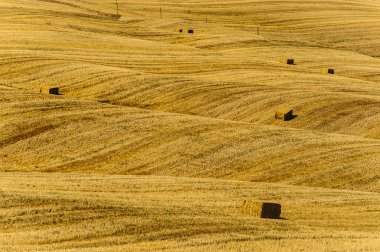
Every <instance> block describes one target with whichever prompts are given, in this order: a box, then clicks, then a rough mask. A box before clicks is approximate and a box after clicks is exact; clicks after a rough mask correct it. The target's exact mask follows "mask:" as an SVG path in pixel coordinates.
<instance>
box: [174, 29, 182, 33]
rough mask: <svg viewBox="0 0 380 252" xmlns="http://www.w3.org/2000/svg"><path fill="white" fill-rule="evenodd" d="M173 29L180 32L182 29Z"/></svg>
mask: <svg viewBox="0 0 380 252" xmlns="http://www.w3.org/2000/svg"><path fill="white" fill-rule="evenodd" d="M175 31H176V32H180V33H182V31H183V29H175Z"/></svg>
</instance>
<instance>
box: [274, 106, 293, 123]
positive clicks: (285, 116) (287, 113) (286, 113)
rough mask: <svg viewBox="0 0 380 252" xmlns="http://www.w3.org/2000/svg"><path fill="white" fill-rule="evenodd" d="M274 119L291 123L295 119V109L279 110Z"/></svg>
mask: <svg viewBox="0 0 380 252" xmlns="http://www.w3.org/2000/svg"><path fill="white" fill-rule="evenodd" d="M274 118H276V119H281V120H284V121H290V120H292V119H293V118H294V115H293V109H290V110H289V109H284V108H280V109H277V111H276V113H275V115H274Z"/></svg>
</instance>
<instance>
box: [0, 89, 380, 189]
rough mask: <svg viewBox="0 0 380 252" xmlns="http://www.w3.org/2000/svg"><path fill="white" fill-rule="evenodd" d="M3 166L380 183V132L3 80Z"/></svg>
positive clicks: (361, 185) (354, 185) (357, 185)
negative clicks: (157, 106) (159, 106)
mask: <svg viewBox="0 0 380 252" xmlns="http://www.w3.org/2000/svg"><path fill="white" fill-rule="evenodd" d="M0 108H1V110H0V118H1V121H2V122H4V123H2V124H1V125H0V127H1V132H2V133H3V134H1V136H0V155H1V156H2V158H1V159H0V160H1V163H0V167H1V169H2V171H49V172H53V171H54V172H87V173H108V174H110V173H111V174H140V175H141V174H146V175H147V174H150V175H172V176H192V177H214V178H229V179H239V180H250V181H265V182H285V183H290V184H297V185H309V186H323V187H334V188H335V187H337V188H348V189H361V190H371V191H379V190H380V183H379V176H380V174H379V166H380V142H379V141H378V140H369V139H365V138H359V137H355V136H346V135H338V134H324V133H318V132H313V131H306V130H295V129H285V128H279V127H273V126H264V125H259V124H248V123H241V122H234V121H226V120H217V119H211V118H203V117H197V116H189V115H183V114H173V113H164V112H157V111H150V110H145V109H136V108H126V107H122V106H113V105H108V104H102V103H98V102H92V101H85V100H83V101H80V100H75V99H69V98H67V97H65V96H61V97H59V96H58V97H54V96H49V95H43V94H41V95H36V94H34V93H30V92H26V91H21V90H16V89H9V88H3V89H1V93H0Z"/></svg>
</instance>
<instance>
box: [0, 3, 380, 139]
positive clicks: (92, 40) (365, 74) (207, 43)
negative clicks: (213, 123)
mask: <svg viewBox="0 0 380 252" xmlns="http://www.w3.org/2000/svg"><path fill="white" fill-rule="evenodd" d="M47 2H48V1H37V0H31V1H19V2H17V3H14V1H3V2H2V3H0V4H1V5H0V6H1V7H2V8H1V11H0V12H1V13H0V14H1V15H2V20H1V22H0V26H1V32H0V38H1V41H2V48H1V50H0V57H1V61H0V64H1V67H0V74H1V76H2V80H1V84H4V85H8V86H15V87H18V88H25V89H30V90H38V89H39V87H40V86H41V85H60V86H61V87H63V88H64V90H65V91H66V94H67V95H70V96H75V97H80V98H86V99H92V100H108V101H109V102H111V103H113V104H119V105H125V106H134V107H143V108H150V109H155V110H163V111H169V112H177V113H186V114H196V115H201V116H206V117H214V118H221V119H228V120H239V121H245V122H260V123H265V124H279V125H282V126H286V127H296V128H303V129H311V130H318V131H324V132H331V133H342V134H353V135H358V136H363V137H369V138H376V139H379V138H380V126H379V123H378V122H379V120H380V118H379V114H380V111H379V108H380V106H379V105H380V103H379V85H378V83H379V81H380V77H379V76H380V70H379V69H380V60H379V58H378V57H379V48H380V42H379V36H380V31H379V29H376V28H377V27H379V26H380V19H379V16H380V6H379V4H378V3H375V2H374V1H369V0H368V1H318V2H317V3H310V2H306V3H305V2H304V1H279V2H270V1H268V2H267V1H260V2H257V3H252V2H251V1H215V2H212V3H209V2H208V3H195V2H191V1H188V2H182V4H181V5H178V4H177V3H175V2H170V1H157V2H149V3H146V2H143V3H141V2H140V1H139V2H135V3H133V2H129V1H128V3H127V2H123V1H121V3H120V8H121V14H122V15H123V18H122V19H121V20H115V19H110V18H107V17H105V16H104V15H98V14H97V11H100V10H102V11H103V12H106V13H112V12H113V11H114V2H113V1H101V3H96V4H94V3H93V4H91V1H90V2H87V1H79V2H78V1H68V0H66V1H61V2H65V3H74V2H75V4H76V5H78V6H82V7H83V8H84V9H83V8H78V7H76V8H74V7H71V6H68V5H65V4H57V3H47ZM160 6H162V8H163V9H164V13H165V15H164V17H165V18H163V19H160V18H159V7H160ZM215 6H218V7H217V8H216V7H215ZM89 7H92V8H93V9H94V11H92V12H91V11H88V10H87V9H88V8H89ZM86 10H87V11H86ZM206 15H207V16H208V17H209V18H208V20H209V22H208V23H205V20H204V18H203V17H205V16H206ZM326 17H329V18H326ZM347 17H350V22H348V21H347ZM181 20H182V21H183V20H185V21H183V22H185V23H184V24H183V25H182V23H181V22H180V21H181ZM186 20H187V21H186ZM179 25H182V26H189V27H190V26H191V27H193V28H194V29H195V30H196V33H195V34H193V35H191V36H189V35H187V34H186V35H179V34H178V33H176V32H174V29H175V28H176V27H178V26H179ZM258 25H259V26H261V27H262V31H261V35H259V36H257V35H256V27H257V26H258ZM322 34H323V36H322ZM357 49H358V50H357ZM363 53H365V54H363ZM236 55H239V56H238V57H236ZM283 56H289V57H291V58H294V59H295V61H296V65H295V66H286V65H285V66H284V65H282V64H280V63H279V62H278V60H279V59H280V58H281V57H283ZM324 67H329V68H334V69H335V70H336V74H335V75H334V76H325V75H323V74H322V73H321V72H320V69H321V68H324ZM278 107H293V108H295V110H296V112H297V113H298V115H299V117H298V118H297V120H295V121H292V122H289V123H281V122H276V121H275V120H274V118H273V113H274V111H275V110H276V109H277V108H278Z"/></svg>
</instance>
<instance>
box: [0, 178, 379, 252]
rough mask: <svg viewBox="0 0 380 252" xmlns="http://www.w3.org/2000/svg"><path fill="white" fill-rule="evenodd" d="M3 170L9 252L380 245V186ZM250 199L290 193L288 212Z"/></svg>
mask: <svg viewBox="0 0 380 252" xmlns="http://www.w3.org/2000/svg"><path fill="white" fill-rule="evenodd" d="M0 176H1V177H0V189H3V191H0V193H1V194H2V197H1V198H0V217H1V218H0V223H1V225H0V234H1V235H0V249H1V250H2V251H36V250H44V251H67V250H69V251H73V250H74V251H88V250H96V251H148V250H150V251H151V250H158V251H216V250H217V251H227V250H229V251H252V249H254V250H255V251H273V250H276V251H290V250H293V251H294V250H309V251H318V250H329V251H331V250H334V251H336V250H341V251H357V250H366V251H376V249H377V248H378V247H379V246H380V244H379V236H378V233H379V231H380V230H379V227H380V225H379V215H380V205H379V200H378V199H379V194H378V193H365V192H355V191H340V190H331V189H321V188H319V189H317V188H314V189H313V188H308V187H293V186H280V185H274V184H264V183H249V182H236V181H225V180H212V179H189V178H170V177H146V176H119V175H118V176H115V175H113V176H110V175H100V176H98V175H79V174H75V175H69V174H60V173H56V174H46V173H44V174H41V173H29V174H25V173H7V174H1V175H0ZM244 199H257V200H266V201H277V202H278V201H280V202H282V204H283V206H282V216H283V218H284V219H282V220H270V219H260V218H252V217H249V216H245V215H242V214H241V212H240V207H241V204H242V201H243V200H244ZM25 204H27V205H28V208H25ZM363 205H365V207H364V208H363ZM337 243H339V248H337V245H336V244H337Z"/></svg>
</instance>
